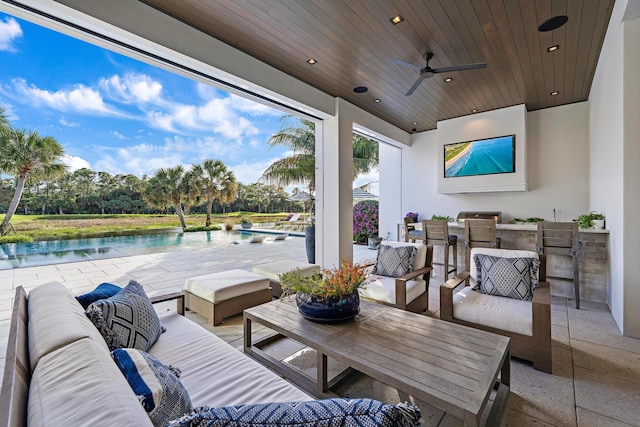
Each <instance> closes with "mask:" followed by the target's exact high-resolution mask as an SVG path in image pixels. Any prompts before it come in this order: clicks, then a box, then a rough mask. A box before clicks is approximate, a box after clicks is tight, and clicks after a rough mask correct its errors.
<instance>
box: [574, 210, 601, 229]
mask: <svg viewBox="0 0 640 427" xmlns="http://www.w3.org/2000/svg"><path fill="white" fill-rule="evenodd" d="M578 226H580V228H582V229H585V228H597V229H602V228H604V215H602V214H601V213H598V212H589V213H588V214H583V215H580V216H579V217H578Z"/></svg>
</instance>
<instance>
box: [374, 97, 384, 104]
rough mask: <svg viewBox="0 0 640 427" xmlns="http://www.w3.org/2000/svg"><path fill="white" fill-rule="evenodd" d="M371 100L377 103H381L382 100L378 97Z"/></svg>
mask: <svg viewBox="0 0 640 427" xmlns="http://www.w3.org/2000/svg"><path fill="white" fill-rule="evenodd" d="M373 102H375V103H376V104H379V103H381V102H382V101H381V100H380V98H376V99H374V100H373Z"/></svg>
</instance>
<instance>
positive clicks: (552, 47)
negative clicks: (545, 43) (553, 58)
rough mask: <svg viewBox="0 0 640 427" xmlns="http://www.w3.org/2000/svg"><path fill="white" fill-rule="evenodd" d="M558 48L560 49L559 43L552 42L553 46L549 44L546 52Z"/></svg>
mask: <svg viewBox="0 0 640 427" xmlns="http://www.w3.org/2000/svg"><path fill="white" fill-rule="evenodd" d="M558 49H560V45H559V44H554V45H553V46H549V47H548V48H547V52H555V51H556V50H558Z"/></svg>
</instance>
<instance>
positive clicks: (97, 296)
mask: <svg viewBox="0 0 640 427" xmlns="http://www.w3.org/2000/svg"><path fill="white" fill-rule="evenodd" d="M120 290H122V288H121V287H120V286H117V285H114V284H112V283H100V284H99V285H98V286H97V287H96V288H95V289H94V290H92V291H91V292H87V293H86V294H82V295H78V296H77V297H76V299H77V300H78V302H79V303H80V305H82V308H84V309H85V310H86V309H87V307H89V306H90V305H91V304H93V303H94V302H96V301H98V300H101V299H105V298H110V297H112V296H114V295H115V294H117V293H118V292H120Z"/></svg>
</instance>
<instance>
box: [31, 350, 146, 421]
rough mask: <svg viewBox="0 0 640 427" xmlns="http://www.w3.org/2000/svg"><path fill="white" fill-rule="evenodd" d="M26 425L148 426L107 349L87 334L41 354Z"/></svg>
mask: <svg viewBox="0 0 640 427" xmlns="http://www.w3.org/2000/svg"><path fill="white" fill-rule="evenodd" d="M27 419H28V425H31V426H56V427H57V426H91V425H106V424H108V425H113V426H125V425H127V426H151V425H152V423H151V420H149V416H148V415H147V413H146V412H145V411H144V408H143V407H142V405H140V402H139V401H138V399H137V398H136V396H135V394H134V393H133V391H132V390H131V387H129V384H127V381H126V380H125V379H124V376H122V374H121V373H120V371H119V370H118V368H117V367H116V365H115V363H113V360H112V359H111V356H110V355H109V353H108V352H104V351H103V349H102V348H101V347H100V346H99V345H98V344H96V342H95V341H92V340H90V339H88V338H83V339H81V340H79V341H75V342H73V343H71V344H69V345H67V346H65V347H62V348H59V349H57V350H55V351H53V352H51V353H49V354H46V355H44V356H42V358H41V359H40V361H39V362H38V366H36V369H35V370H34V371H33V376H32V378H31V385H30V388H29V404H28V408H27Z"/></svg>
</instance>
